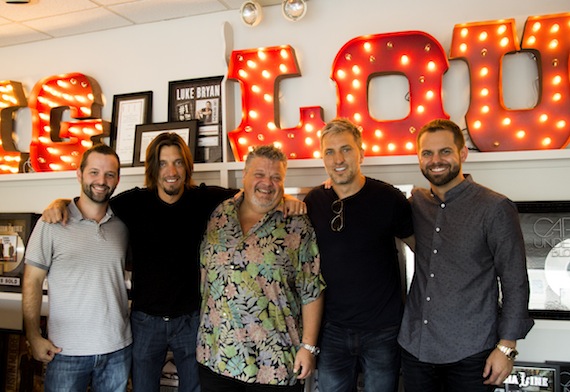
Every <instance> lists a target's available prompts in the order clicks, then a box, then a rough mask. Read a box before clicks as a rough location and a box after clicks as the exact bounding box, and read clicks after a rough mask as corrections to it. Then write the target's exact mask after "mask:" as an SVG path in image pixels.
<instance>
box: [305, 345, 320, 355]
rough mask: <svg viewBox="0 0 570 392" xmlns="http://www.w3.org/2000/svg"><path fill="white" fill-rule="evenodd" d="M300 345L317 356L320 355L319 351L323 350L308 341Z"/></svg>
mask: <svg viewBox="0 0 570 392" xmlns="http://www.w3.org/2000/svg"><path fill="white" fill-rule="evenodd" d="M300 346H301V347H303V348H304V349H305V350H307V351H308V352H310V353H311V354H313V355H314V356H315V357H316V356H317V355H319V353H320V352H321V349H320V348H318V347H317V346H311V345H310V344H307V343H301V344H300Z"/></svg>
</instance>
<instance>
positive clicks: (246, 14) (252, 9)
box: [239, 1, 263, 27]
mask: <svg viewBox="0 0 570 392" xmlns="http://www.w3.org/2000/svg"><path fill="white" fill-rule="evenodd" d="M239 13H240V16H241V20H242V22H243V23H244V24H245V25H246V26H249V27H254V26H257V25H258V24H259V22H261V19H262V18H263V13H262V11H261V5H259V3H258V2H257V1H246V2H244V3H243V4H242V5H241V8H240V10H239Z"/></svg>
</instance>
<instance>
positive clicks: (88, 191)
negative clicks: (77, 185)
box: [83, 183, 115, 204]
mask: <svg viewBox="0 0 570 392" xmlns="http://www.w3.org/2000/svg"><path fill="white" fill-rule="evenodd" d="M94 186H99V185H96V184H85V183H84V184H83V193H84V194H85V196H87V197H88V198H89V199H90V200H92V201H94V202H95V203H101V204H102V203H106V202H108V201H109V199H110V198H111V195H112V194H113V192H114V191H115V188H109V187H108V186H106V185H100V186H104V187H105V188H106V189H107V192H105V193H95V192H93V189H92V187H94Z"/></svg>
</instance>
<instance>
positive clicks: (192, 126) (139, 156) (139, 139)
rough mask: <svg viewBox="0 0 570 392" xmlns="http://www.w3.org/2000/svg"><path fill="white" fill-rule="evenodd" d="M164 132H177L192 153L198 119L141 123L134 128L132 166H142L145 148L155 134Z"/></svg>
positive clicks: (194, 148)
mask: <svg viewBox="0 0 570 392" xmlns="http://www.w3.org/2000/svg"><path fill="white" fill-rule="evenodd" d="M164 132H175V133H178V134H179V135H180V136H181V137H182V138H183V139H184V141H186V144H188V147H189V148H190V152H191V153H192V154H193V155H194V151H195V150H196V136H197V134H198V120H188V121H174V122H171V121H169V122H162V123H153V124H141V125H137V126H136V130H135V150H134V156H133V166H144V162H145V158H146V148H147V147H148V145H149V144H150V142H151V141H152V139H154V138H155V137H156V136H158V135H160V134H161V133H164Z"/></svg>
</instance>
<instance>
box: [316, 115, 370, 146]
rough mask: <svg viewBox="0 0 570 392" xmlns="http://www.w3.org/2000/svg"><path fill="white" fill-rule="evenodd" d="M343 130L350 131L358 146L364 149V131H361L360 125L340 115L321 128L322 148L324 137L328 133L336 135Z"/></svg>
mask: <svg viewBox="0 0 570 392" xmlns="http://www.w3.org/2000/svg"><path fill="white" fill-rule="evenodd" d="M343 132H348V133H350V134H351V135H352V136H353V137H354V141H355V142H356V144H357V145H358V148H360V149H362V132H361V131H360V127H358V126H357V125H356V124H354V123H353V122H352V121H350V120H348V119H346V118H340V117H339V118H335V119H334V120H331V121H329V122H328V123H327V124H326V125H325V126H324V128H323V129H321V148H322V146H323V139H324V137H325V136H326V135H329V134H333V135H335V134H339V133H343Z"/></svg>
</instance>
